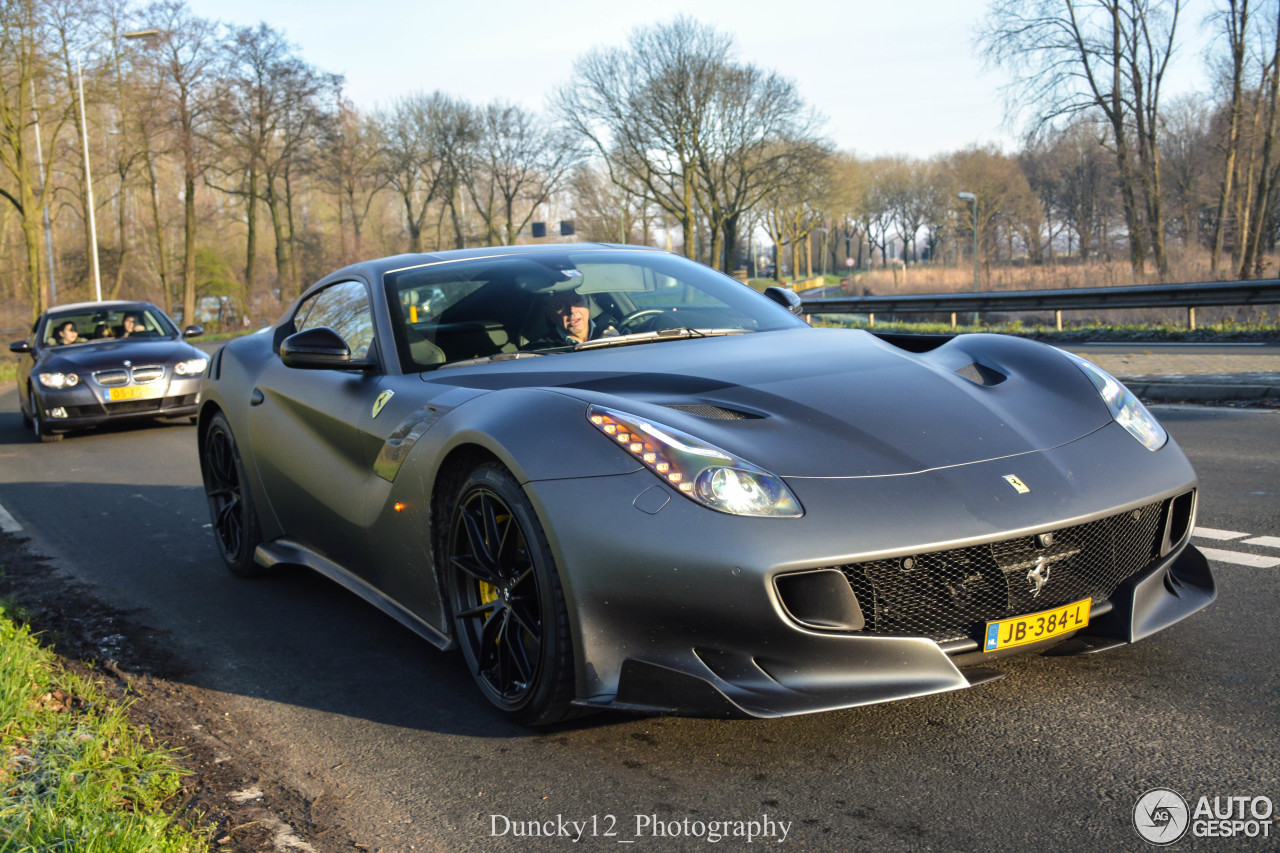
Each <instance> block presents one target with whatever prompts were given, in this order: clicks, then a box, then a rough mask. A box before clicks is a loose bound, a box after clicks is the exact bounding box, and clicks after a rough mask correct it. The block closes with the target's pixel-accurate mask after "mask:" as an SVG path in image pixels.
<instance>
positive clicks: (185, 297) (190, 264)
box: [182, 144, 196, 326]
mask: <svg viewBox="0 0 1280 853" xmlns="http://www.w3.org/2000/svg"><path fill="white" fill-rule="evenodd" d="M185 159H186V161H187V168H186V175H185V176H184V178H183V191H184V196H185V197H184V198H183V218H182V237H183V241H184V242H185V245H184V247H183V250H182V317H183V323H184V324H185V325H188V326H190V325H191V324H193V323H195V321H196V175H195V166H194V164H195V157H194V154H193V152H191V150H190V145H189V144H188V150H187V156H186V158H185Z"/></svg>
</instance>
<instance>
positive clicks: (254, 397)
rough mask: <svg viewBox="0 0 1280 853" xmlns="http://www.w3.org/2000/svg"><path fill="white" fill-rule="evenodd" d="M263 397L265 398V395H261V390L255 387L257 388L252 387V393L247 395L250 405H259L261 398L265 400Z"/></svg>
mask: <svg viewBox="0 0 1280 853" xmlns="http://www.w3.org/2000/svg"><path fill="white" fill-rule="evenodd" d="M265 399H267V398H266V397H264V396H262V391H260V390H259V389H257V388H254V389H253V393H252V394H250V395H249V405H250V406H259V405H261V404H262V401H263V400H265Z"/></svg>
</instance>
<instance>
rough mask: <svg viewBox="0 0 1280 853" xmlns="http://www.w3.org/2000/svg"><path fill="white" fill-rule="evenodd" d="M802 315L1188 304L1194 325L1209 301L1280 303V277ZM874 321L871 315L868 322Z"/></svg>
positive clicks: (820, 305) (849, 301)
mask: <svg viewBox="0 0 1280 853" xmlns="http://www.w3.org/2000/svg"><path fill="white" fill-rule="evenodd" d="M803 302H804V312H805V313H806V314H870V315H872V317H873V318H874V316H875V315H876V314H921V313H951V314H952V315H953V316H952V325H953V326H954V325H955V317H954V315H955V314H957V313H959V312H974V313H978V314H987V313H995V312H1008V311H1053V312H1055V313H1056V315H1057V321H1058V327H1059V328H1061V327H1062V314H1061V312H1063V311H1093V310H1104V309H1108V308H1186V309H1187V322H1188V325H1190V326H1191V328H1193V329H1194V328H1195V309H1196V308H1198V307H1207V306H1213V305H1269V304H1280V279H1263V280H1259V281H1210V282H1201V283H1193V284H1140V285H1134V286H1123V287H1086V288H1075V289H1070V290H1018V291H1006V292H989V293H931V294H916V295H911V296H846V297H840V298H834V299H833V298H818V299H805V300H804V301H803ZM872 322H873V323H874V319H873V321H872Z"/></svg>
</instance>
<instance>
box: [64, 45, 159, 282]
mask: <svg viewBox="0 0 1280 853" xmlns="http://www.w3.org/2000/svg"><path fill="white" fill-rule="evenodd" d="M158 35H160V31H159V30H137V31H135V32H131V33H121V34H120V38H124V39H141V38H150V37H151V36H158ZM110 38H114V36H107V38H103V39H98V40H97V41H96V42H94V43H93V44H91V45H89V47H86V48H84V50H89V49H90V48H93V47H96V46H97V45H99V44H101V43H102V42H104V41H106V40H107V39H110ZM82 52H83V51H82ZM76 97H77V98H78V99H79V101H80V140H81V142H82V143H83V144H82V145H81V147H82V148H83V149H84V199H85V208H86V210H85V220H86V222H88V225H89V265H90V267H91V268H92V269H93V299H94V301H95V302H101V301H102V276H101V275H100V274H99V272H98V226H97V222H96V221H95V219H94V216H93V174H92V173H91V172H90V171H89V123H88V121H86V120H85V115H84V72H83V70H82V69H81V68H80V53H77V54H76Z"/></svg>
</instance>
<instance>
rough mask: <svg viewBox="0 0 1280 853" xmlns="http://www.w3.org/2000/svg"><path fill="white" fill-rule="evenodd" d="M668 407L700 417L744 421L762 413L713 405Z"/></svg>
mask: <svg viewBox="0 0 1280 853" xmlns="http://www.w3.org/2000/svg"><path fill="white" fill-rule="evenodd" d="M667 408H668V409H675V410H676V411H678V412H688V413H689V414H691V415H697V416H698V417H700V418H710V419H712V420H716V421H744V420H758V419H759V418H760V415H753V414H751V413H749V412H739V411H737V410H736V409H726V408H723V407H721V406H712V405H709V404H707V405H693V406H680V405H669V406H667Z"/></svg>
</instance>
